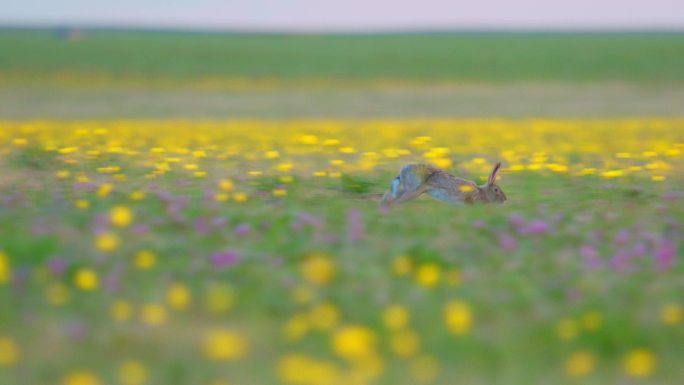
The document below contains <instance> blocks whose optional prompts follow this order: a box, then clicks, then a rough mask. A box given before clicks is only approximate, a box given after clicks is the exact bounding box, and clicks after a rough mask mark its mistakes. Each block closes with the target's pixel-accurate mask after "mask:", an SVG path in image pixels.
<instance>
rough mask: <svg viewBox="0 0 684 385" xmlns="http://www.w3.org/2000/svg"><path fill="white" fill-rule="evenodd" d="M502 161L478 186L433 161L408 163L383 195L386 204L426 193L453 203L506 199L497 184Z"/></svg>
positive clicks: (501, 201) (501, 200)
mask: <svg viewBox="0 0 684 385" xmlns="http://www.w3.org/2000/svg"><path fill="white" fill-rule="evenodd" d="M500 168H501V162H499V163H497V164H496V165H494V168H493V169H492V171H491V172H490V173H489V177H488V178H487V183H485V184H483V185H482V186H478V185H476V184H475V182H472V181H469V180H466V179H462V178H458V177H456V176H453V175H451V174H449V173H448V172H446V171H444V170H441V169H439V168H437V167H434V166H432V165H429V164H407V165H405V166H404V167H402V168H401V170H400V171H399V175H397V177H396V178H394V179H393V180H392V183H391V185H390V189H389V190H388V191H387V192H386V193H385V196H383V197H382V202H381V203H380V204H381V205H382V206H386V205H389V204H394V203H401V202H405V201H408V200H411V199H415V198H417V197H418V196H420V195H421V194H423V193H427V194H428V195H430V196H431V197H433V198H435V199H438V200H440V201H444V202H447V203H449V204H462V203H468V204H471V203H476V202H482V203H490V202H499V203H503V202H504V201H505V200H506V194H504V192H503V191H502V190H501V188H500V187H499V186H497V185H496V174H497V172H498V171H499V169H500Z"/></svg>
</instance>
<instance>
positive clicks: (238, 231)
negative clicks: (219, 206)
mask: <svg viewBox="0 0 684 385" xmlns="http://www.w3.org/2000/svg"><path fill="white" fill-rule="evenodd" d="M233 231H234V232H235V235H237V236H238V237H240V238H243V237H246V236H247V235H249V233H250V232H251V231H252V228H251V227H250V226H249V223H240V224H239V225H237V226H235V230H233Z"/></svg>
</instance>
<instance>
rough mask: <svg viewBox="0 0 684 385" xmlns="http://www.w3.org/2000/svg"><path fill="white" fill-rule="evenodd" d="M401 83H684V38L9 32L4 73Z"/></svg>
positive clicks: (3, 38)
mask: <svg viewBox="0 0 684 385" xmlns="http://www.w3.org/2000/svg"><path fill="white" fill-rule="evenodd" d="M65 73H66V74H71V75H74V74H76V75H78V74H90V75H96V76H105V77H114V78H121V77H124V78H126V77H130V78H138V77H140V78H147V79H149V78H156V79H173V80H174V81H180V82H182V81H188V80H190V81H191V80H194V79H201V78H247V79H254V78H266V79H276V80H286V81H289V80H294V81H297V80H307V79H308V80H319V79H333V80H357V81H366V80H385V79H388V80H400V81H424V80H427V81H441V80H450V81H478V82H479V81H482V82H498V81H572V82H575V81H581V82H584V81H586V82H592V81H628V82H646V83H669V82H682V81H684V34H675V33H672V34H666V33H658V34H657V33H614V34H595V33H592V34H588V33H586V34H579V33H572V34H571V33H534V34H533V33H515V34H504V33H469V34H464V33H460V34H457V33H442V34H393V35H323V36H320V35H245V34H218V33H217V34H209V33H202V34H200V33H180V32H173V33H172V32H105V31H96V32H87V33H86V34H85V36H84V37H83V38H81V39H79V40H66V39H64V38H60V37H58V36H57V35H56V34H55V33H54V32H53V31H47V30H45V31H17V30H4V31H0V74H2V76H3V77H5V78H6V79H7V78H9V79H12V78H16V79H26V78H33V79H45V78H48V79H49V78H50V77H52V76H57V75H61V76H63V75H64V74H65Z"/></svg>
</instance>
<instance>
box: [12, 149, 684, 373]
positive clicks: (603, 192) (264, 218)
mask: <svg viewBox="0 0 684 385" xmlns="http://www.w3.org/2000/svg"><path fill="white" fill-rule="evenodd" d="M227 164H230V161H228V163H227ZM95 166H96V165H94V164H92V163H90V162H84V163H83V164H82V165H81V166H79V167H83V169H84V170H85V169H89V168H93V167H95ZM125 169H126V174H127V175H129V178H128V179H127V181H126V182H123V183H118V184H117V187H116V189H115V190H114V192H112V194H110V195H109V196H107V197H96V196H95V194H94V192H93V191H91V190H88V189H82V188H77V187H76V186H75V185H74V184H73V182H71V181H56V180H54V179H53V176H52V173H53V171H52V169H51V168H48V167H36V166H35V165H33V164H25V163H21V162H12V163H9V164H8V165H7V166H6V167H5V168H3V173H4V174H5V175H10V174H12V173H20V174H22V175H23V177H22V178H17V179H12V180H9V181H7V182H5V185H4V186H3V187H2V188H0V193H1V196H2V197H5V200H4V201H3V203H2V204H0V227H1V228H2V229H3V236H2V238H0V248H1V249H2V250H4V252H5V253H6V254H7V255H9V258H10V261H11V266H12V269H13V272H14V275H15V279H14V282H15V283H14V284H12V285H5V286H3V285H0V300H1V301H0V310H1V312H0V314H2V316H0V327H1V330H5V331H9V332H10V335H11V337H12V338H13V339H15V340H16V341H17V342H18V343H20V349H21V358H20V360H19V362H18V364H17V365H16V366H15V367H12V368H8V369H6V370H5V371H4V372H2V371H0V380H1V381H5V382H6V383H11V384H17V385H20V384H29V383H54V382H55V381H56V380H59V379H61V378H63V377H64V376H65V374H66V373H69V372H71V371H73V370H89V371H91V372H93V373H96V374H97V376H98V377H99V378H100V379H101V380H102V381H103V383H106V384H110V383H118V382H117V381H118V379H117V376H118V375H117V368H118V367H119V365H120V364H121V363H123V362H126V361H127V360H136V361H138V362H141V363H142V364H143V365H144V366H145V367H146V368H147V371H148V374H149V380H148V382H147V383H148V384H179V385H180V384H186V383H201V384H205V383H209V381H210V380H211V379H214V378H227V379H228V380H230V381H231V383H232V382H235V383H259V384H276V383H279V382H278V381H277V377H278V375H277V372H278V371H277V365H276V362H277V360H278V359H279V358H280V357H282V356H283V355H285V354H287V353H291V352H300V353H306V354H309V355H311V356H312V357H315V358H316V359H320V360H327V361H328V362H333V363H335V365H337V366H339V367H340V368H344V367H347V365H348V364H346V363H345V362H344V360H340V359H339V358H335V356H334V355H333V354H332V353H331V352H330V338H331V334H332V333H333V332H331V331H316V330H312V331H309V332H308V333H307V334H306V335H305V336H304V337H303V338H302V339H300V340H297V341H288V340H287V338H285V337H284V336H283V333H282V330H283V328H284V325H285V323H286V321H287V320H288V319H289V318H290V317H292V316H293V315H296V314H308V313H307V312H309V311H310V309H311V308H312V307H313V306H314V305H315V304H316V303H320V302H324V301H327V302H330V303H333V304H334V305H335V306H336V307H337V308H338V309H339V311H340V324H343V325H356V324H360V325H365V326H367V327H369V328H371V330H373V332H374V333H375V335H376V338H377V351H378V354H379V355H380V356H381V357H382V358H383V361H384V364H385V369H384V374H383V375H382V376H381V377H380V378H379V379H378V380H377V381H374V382H373V383H377V384H393V385H395V384H406V385H412V384H415V382H414V381H415V380H413V379H412V377H411V376H410V374H409V369H407V368H408V367H409V366H410V363H411V362H413V361H412V358H409V359H402V358H397V357H394V356H393V353H392V352H391V348H390V342H389V341H390V338H391V335H392V333H391V332H390V331H388V330H387V329H386V328H385V327H384V326H383V325H382V321H381V320H382V316H381V312H382V309H383V308H384V307H385V306H387V305H389V304H392V303H400V304H403V305H404V306H406V307H407V308H408V309H409V311H410V322H409V325H410V326H409V327H410V329H411V330H414V331H415V332H416V333H417V334H418V335H419V336H420V341H421V345H420V352H422V353H423V354H429V355H431V356H433V357H435V358H436V359H437V360H438V361H439V363H440V371H439V375H438V377H437V378H436V379H435V380H434V382H433V383H435V384H452V383H453V378H454V377H458V378H459V381H460V383H463V384H506V385H513V384H521V385H522V384H541V383H555V384H566V383H567V384H574V383H576V381H575V380H572V379H568V378H566V377H565V375H564V374H563V370H562V367H563V362H564V360H565V359H566V358H567V357H568V355H570V354H572V353H573V352H576V351H578V350H588V351H591V352H592V354H594V355H595V356H596V357H597V360H598V361H597V364H596V365H597V367H596V369H595V371H594V372H593V373H592V374H591V375H589V376H588V377H586V378H583V379H582V381H581V382H582V383H585V384H605V383H617V382H619V381H627V377H626V376H625V374H623V371H622V359H623V357H624V355H625V354H626V353H627V352H629V351H630V350H631V349H635V348H646V349H649V351H651V352H653V354H655V355H656V358H657V363H658V367H657V371H656V372H655V374H654V375H653V378H652V379H647V380H644V381H643V383H645V384H650V383H654V384H655V383H672V382H671V381H672V380H673V379H676V378H681V376H682V375H683V372H682V369H681V365H679V364H678V359H679V357H681V356H682V354H684V351H683V350H682V349H683V348H682V345H681V344H680V343H679V341H681V338H684V334H683V333H682V328H681V325H678V326H667V325H664V324H662V322H661V321H660V318H659V317H660V310H661V307H662V306H663V304H665V303H681V301H680V299H679V297H680V296H679V294H678V293H680V291H681V287H682V286H681V279H680V277H681V274H682V268H683V266H684V265H682V263H681V261H677V262H676V263H675V265H674V266H672V267H671V268H668V269H666V270H658V269H655V268H654V267H653V262H652V261H651V257H650V254H648V255H645V256H640V257H633V258H632V259H631V260H630V264H631V270H628V271H620V270H616V269H613V268H611V267H610V265H608V261H609V260H610V258H612V256H613V254H614V253H615V252H616V251H618V250H630V249H631V247H632V245H636V244H638V243H642V242H650V241H648V239H651V238H649V237H653V236H655V237H656V239H660V238H661V237H663V236H665V235H664V234H666V233H667V229H668V226H669V225H667V223H669V222H676V223H682V221H684V212H682V209H681V207H682V206H681V199H680V200H670V201H667V200H663V199H662V198H661V197H660V196H661V195H662V194H663V193H665V192H667V191H672V190H677V189H678V188H680V186H681V178H673V179H671V180H668V181H666V182H664V183H661V184H653V183H650V182H647V181H645V180H641V179H634V180H630V179H625V180H615V181H605V180H602V179H600V178H596V177H581V178H580V177H569V176H563V175H541V174H537V173H517V174H515V175H509V176H507V177H506V179H505V181H504V182H502V187H503V188H504V189H505V190H506V191H507V192H508V194H509V198H510V202H509V203H508V204H506V205H503V206H499V205H490V206H485V205H482V206H472V207H450V206H445V205H443V204H441V203H439V202H436V201H432V200H429V199H424V200H423V199H421V200H419V201H415V202H411V203H408V204H405V205H403V206H401V207H397V208H395V209H394V210H392V211H391V212H389V213H386V214H382V213H380V212H378V210H377V199H378V198H379V194H380V193H381V192H382V191H383V190H384V188H385V187H386V185H387V182H388V181H389V180H390V179H391V178H392V176H393V172H391V171H390V170H388V169H381V170H379V171H378V172H376V173H373V174H369V175H366V176H364V177H351V176H348V177H345V178H343V179H341V180H335V179H330V180H323V182H321V181H320V180H318V179H314V178H311V177H308V176H302V177H297V178H296V179H295V181H294V183H293V184H292V185H290V186H289V187H288V196H287V197H285V198H281V199H279V198H273V197H271V196H270V191H271V189H272V188H273V183H274V182H273V179H272V178H270V177H254V178H250V179H248V180H245V181H243V182H242V183H241V184H240V186H239V188H240V189H241V190H243V191H248V192H249V193H250V197H251V199H250V200H249V201H248V202H246V203H242V204H238V203H235V202H227V203H223V204H217V203H216V202H212V201H211V200H209V201H207V200H206V199H205V198H204V196H205V192H206V191H210V190H212V189H213V188H214V187H213V186H215V185H216V180H215V178H218V177H219V176H220V177H225V176H226V172H227V175H231V173H238V170H236V169H235V168H234V167H232V168H231V167H225V168H222V170H224V171H222V172H221V173H220V175H218V174H217V175H213V176H211V177H210V180H206V181H203V180H197V179H194V180H193V179H187V178H184V177H183V176H182V175H180V174H175V173H169V174H168V175H166V176H164V177H162V178H157V179H155V180H145V179H143V178H141V177H140V176H136V175H139V174H140V173H139V172H137V171H136V170H137V167H136V166H134V165H130V166H127V167H126V168H125ZM466 176H468V175H466ZM469 177H473V176H469ZM239 179H240V177H239V176H235V180H239ZM140 189H142V190H146V191H148V194H147V196H146V197H145V198H144V199H143V200H142V201H132V200H131V199H130V198H129V193H130V192H132V191H135V190H140ZM155 191H157V192H168V193H171V194H172V195H173V196H174V198H172V200H171V201H178V200H185V199H187V201H186V204H185V205H184V206H182V209H181V211H180V213H181V216H182V220H181V221H177V220H175V219H172V218H171V216H170V214H169V211H168V205H170V203H168V202H166V203H165V201H164V200H163V199H160V198H159V197H157V196H156V193H155ZM16 192H21V195H17V194H16ZM10 197H12V199H9V198H10ZM75 199H87V200H89V201H91V202H92V204H91V206H90V207H89V208H87V209H83V210H77V209H75V208H73V206H72V202H73V201H74V200H75ZM122 204H123V205H125V206H127V207H130V208H131V210H133V212H134V214H135V219H134V223H144V224H146V225H148V226H150V231H149V232H148V233H143V234H137V233H135V232H133V231H132V230H131V228H130V227H129V228H111V227H110V226H109V225H105V227H106V228H109V231H113V232H115V233H117V234H119V236H120V237H121V239H122V241H123V242H122V243H121V244H120V246H119V248H118V249H117V250H115V251H114V252H111V253H101V252H98V251H96V250H95V249H94V248H93V239H94V237H95V235H94V232H96V230H95V227H94V226H93V223H94V221H96V218H97V216H98V215H100V216H101V215H106V213H108V212H109V209H110V208H111V207H112V206H115V205H122ZM349 210H358V211H359V212H360V213H361V224H362V225H363V227H364V230H363V231H362V236H361V238H360V239H358V240H351V239H348V238H347V231H348V230H349V226H350V222H349V219H348V216H347V215H348V213H349ZM303 213H307V214H310V215H314V216H316V217H317V218H319V220H320V221H321V223H320V227H318V228H316V227H304V228H303V229H301V230H294V229H293V227H292V224H293V223H295V222H297V220H298V219H297V218H298V216H299V215H301V214H303ZM663 213H666V214H663ZM516 216H519V217H521V218H523V220H524V221H532V220H543V221H545V222H547V223H548V224H549V226H550V230H549V231H548V232H544V233H542V234H538V235H529V234H528V235H525V234H517V225H514V224H513V222H512V218H514V217H516ZM200 218H206V219H214V218H223V219H224V220H225V224H224V225H221V226H220V227H214V228H212V229H211V230H210V231H209V232H207V233H202V232H200V231H198V230H196V228H195V225H194V224H195V223H196V220H198V219H200ZM239 224H247V225H249V226H250V228H251V231H250V233H249V234H248V235H246V236H238V235H236V234H235V233H234V232H233V229H234V228H235V226H237V225H239ZM624 230H628V231H629V232H630V234H631V238H630V239H629V240H628V241H627V243H626V244H625V245H621V244H619V243H616V242H615V241H614V239H615V237H617V236H618V234H619V233H620V231H624ZM502 234H510V235H511V236H513V237H515V238H516V240H517V246H516V247H515V248H513V249H511V250H504V249H502V248H501V247H499V246H498V237H499V236H500V235H502ZM596 234H600V235H599V236H598V238H597V235H596ZM649 234H651V235H649ZM676 239H679V237H678V236H677V238H676ZM124 240H125V241H124ZM658 242H659V241H658ZM583 244H593V245H594V246H595V247H596V248H597V250H598V252H599V253H600V254H601V259H602V260H603V261H604V263H606V265H605V266H604V267H602V268H599V269H587V268H586V267H585V266H584V261H583V258H582V257H581V256H580V255H579V254H578V248H579V247H580V246H581V245H583ZM651 246H652V245H651ZM651 246H648V250H649V252H650V250H651ZM678 247H679V253H680V255H681V244H680V245H679V246H678ZM140 249H150V250H153V251H154V252H155V253H156V254H157V257H158V262H157V265H156V266H155V267H154V268H152V269H151V270H146V271H140V270H137V269H135V268H134V266H133V262H132V261H133V256H134V255H135V253H136V252H137V251H138V250H140ZM225 249H233V250H237V251H238V252H240V253H241V254H242V260H241V261H240V262H239V263H238V264H236V265H235V266H231V267H229V268H215V267H212V266H211V264H210V263H209V261H208V256H209V255H211V254H212V253H214V252H216V251H219V250H225ZM311 253H323V254H325V255H328V256H330V258H331V259H332V261H333V262H334V264H335V275H334V279H333V280H332V281H331V282H330V283H329V284H327V285H323V286H320V287H316V286H314V300H313V303H307V304H301V303H296V301H293V300H292V291H293V289H294V288H295V287H297V286H301V285H307V284H306V283H305V279H304V278H303V277H302V275H301V273H300V268H299V266H300V263H301V262H302V261H303V260H304V259H305V258H306V256H307V255H310V254H311ZM398 255H408V256H410V258H411V260H412V261H413V263H414V265H415V266H421V265H423V264H426V263H434V264H437V266H439V268H440V269H441V272H442V274H444V275H443V280H442V282H441V283H440V284H438V285H436V286H435V287H431V288H425V287H421V286H420V285H418V284H417V283H416V281H415V278H414V276H412V275H409V276H403V277H401V276H397V275H395V274H394V273H393V272H392V262H393V259H394V257H396V256H398ZM55 257H61V258H63V259H65V260H66V261H67V263H68V269H67V270H66V272H65V273H64V274H63V275H62V274H51V273H49V272H47V271H46V263H47V261H49V260H50V259H53V258H55ZM79 267H87V268H90V269H92V270H93V271H95V272H96V273H97V274H98V275H99V276H100V278H101V289H98V290H95V291H93V292H88V291H82V290H79V289H77V288H76V287H75V286H74V285H73V277H74V273H75V271H76V270H77V269H78V268H79ZM451 269H457V270H458V271H460V273H461V276H462V283H461V284H460V285H457V286H450V285H448V284H447V283H446V282H445V278H444V277H445V274H446V273H447V272H448V271H450V270H451ZM112 277H114V278H113V279H114V280H115V281H118V282H119V285H118V286H117V287H116V288H115V289H108V288H107V287H108V286H107V284H106V283H105V282H106V281H107V280H108V279H111V278H112ZM172 282H181V283H183V284H185V285H186V286H187V287H188V289H189V290H190V292H191V293H192V294H191V295H192V301H191V303H190V305H189V308H188V309H186V310H183V311H175V310H171V309H168V312H169V313H168V320H167V322H166V323H165V324H163V325H160V326H150V325H146V324H145V323H144V322H142V321H141V320H140V318H139V311H140V307H141V306H143V305H144V304H146V303H150V302H155V303H163V302H164V301H165V298H166V289H167V287H168V286H169V284H170V283H172ZM55 283H62V284H64V285H66V287H67V288H68V291H69V293H70V295H69V300H68V302H67V303H66V304H64V305H60V306H54V305H50V304H48V303H47V300H46V294H45V293H46V290H47V288H48V287H49V286H50V285H52V284H55ZM215 283H224V284H228V285H230V286H231V287H232V288H233V290H234V293H235V303H234V306H233V308H232V309H231V310H230V311H228V312H226V313H221V314H215V313H211V312H208V311H207V310H206V309H205V308H204V305H203V301H204V299H203V298H204V295H205V293H206V290H207V288H208V287H210V286H211V285H212V284H215ZM118 299H125V300H127V301H130V303H131V304H132V305H133V306H134V308H135V309H136V310H135V311H134V316H133V319H131V320H128V321H125V322H117V321H114V320H113V319H111V317H110V315H109V314H110V307H111V305H112V303H113V302H114V301H116V300H118ZM453 299H460V300H464V301H466V302H468V303H469V304H470V306H471V307H472V312H473V317H474V318H473V319H474V321H473V325H472V330H471V331H470V332H469V333H468V334H466V335H464V336H454V335H451V334H449V333H448V332H447V331H446V329H445V327H444V324H443V314H442V311H443V306H444V304H445V303H446V302H448V301H450V300H453ZM589 311H596V312H599V314H600V316H601V318H602V323H601V326H600V327H599V328H598V330H593V331H590V330H585V329H583V328H582V327H581V326H578V328H579V330H578V333H577V336H575V337H573V338H572V339H569V340H563V339H560V338H559V337H558V336H557V335H556V326H557V324H558V322H559V321H561V320H564V319H573V320H575V321H576V322H578V325H582V323H581V322H582V321H581V320H582V317H583V316H584V314H586V312H589ZM216 328H229V329H234V330H239V331H240V332H241V333H242V334H243V335H244V336H245V337H246V338H248V339H249V341H250V342H249V343H250V352H249V355H248V356H247V357H246V358H245V359H244V360H243V361H241V362H240V363H216V362H211V361H207V360H206V359H205V358H204V357H203V355H202V353H201V344H202V342H201V341H202V338H203V336H204V333H205V332H206V331H207V330H212V329H216ZM73 330H82V332H83V333H85V336H81V337H79V334H78V332H75V331H73ZM0 334H2V333H0ZM46 344H48V345H49V346H54V348H51V349H50V350H49V352H50V353H49V354H48V353H47V352H48V350H47V349H46V347H45V345H46ZM55 354H58V355H59V358H58V359H55V356H54V355H55ZM649 381H653V382H649Z"/></svg>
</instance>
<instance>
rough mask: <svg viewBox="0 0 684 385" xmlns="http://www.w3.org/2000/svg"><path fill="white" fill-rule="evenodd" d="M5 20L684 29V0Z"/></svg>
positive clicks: (157, 8) (56, 0)
mask: <svg viewBox="0 0 684 385" xmlns="http://www.w3.org/2000/svg"><path fill="white" fill-rule="evenodd" d="M0 24H4V25H65V24H66V25H69V24H76V25H85V26H128V27H161V28H174V27H179V28H193V29H195V28H197V29H225V30H256V31H383V30H387V31H391V30H416V29H417V30H421V29H422V30H448V29H677V30H684V0H568V1H554V0H517V1H515V0H510V1H506V0H483V1H480V0H468V1H447V0H415V1H403V0H332V1H326V0H243V1H239V0H223V1H221V0H194V1H193V0H110V1H107V2H103V1H99V0H0Z"/></svg>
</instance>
